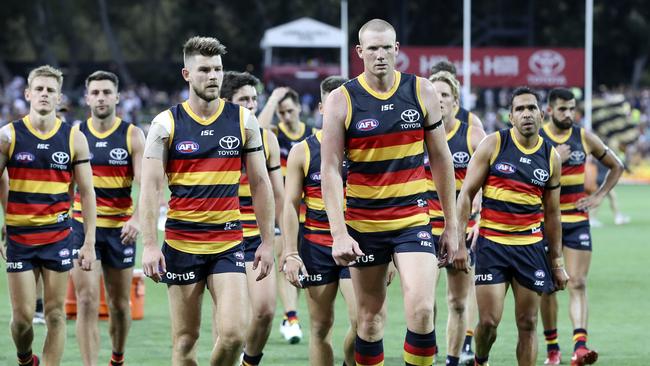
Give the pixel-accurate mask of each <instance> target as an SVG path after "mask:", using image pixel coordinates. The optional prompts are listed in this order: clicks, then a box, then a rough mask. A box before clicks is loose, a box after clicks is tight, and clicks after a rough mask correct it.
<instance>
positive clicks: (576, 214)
mask: <svg viewBox="0 0 650 366" xmlns="http://www.w3.org/2000/svg"><path fill="white" fill-rule="evenodd" d="M539 134H540V135H541V136H542V137H544V138H545V139H547V140H548V142H550V143H551V144H552V145H553V146H558V145H562V144H565V145H569V146H570V147H571V154H570V155H569V159H568V160H567V161H565V162H563V163H562V176H561V177H560V186H561V187H560V210H561V212H562V223H567V224H568V223H575V222H583V221H584V222H588V221H589V213H588V212H587V211H580V210H578V209H576V202H578V200H579V199H581V198H583V197H586V196H587V194H586V193H585V164H586V162H587V154H588V152H587V147H586V146H587V144H586V143H585V130H584V128H582V127H578V126H573V127H571V131H570V132H569V134H568V135H567V136H564V137H559V136H555V135H553V133H552V132H551V130H550V129H549V127H548V125H544V127H542V129H541V130H540V131H539Z"/></svg>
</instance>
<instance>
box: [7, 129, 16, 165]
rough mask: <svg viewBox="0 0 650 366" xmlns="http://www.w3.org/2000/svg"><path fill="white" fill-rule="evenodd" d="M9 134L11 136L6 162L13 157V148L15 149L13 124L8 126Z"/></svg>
mask: <svg viewBox="0 0 650 366" xmlns="http://www.w3.org/2000/svg"><path fill="white" fill-rule="evenodd" d="M9 134H10V135H11V142H10V143H9V156H8V157H7V160H9V159H11V157H12V156H14V148H15V147H16V130H15V129H14V124H13V123H10V124H9Z"/></svg>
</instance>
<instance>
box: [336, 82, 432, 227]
mask: <svg viewBox="0 0 650 366" xmlns="http://www.w3.org/2000/svg"><path fill="white" fill-rule="evenodd" d="M419 83H420V82H419V79H418V78H417V77H416V76H415V75H411V74H402V73H400V72H397V71H396V72H395V82H394V84H393V86H392V87H391V89H390V90H389V91H388V92H385V93H378V92H376V91H374V90H372V89H371V88H370V87H369V86H368V84H367V82H366V80H365V76H364V74H361V75H360V76H358V77H357V78H355V79H352V80H350V81H348V82H347V83H345V84H344V85H343V86H342V91H343V94H344V95H345V97H346V99H347V104H348V112H347V117H346V120H345V127H346V133H345V148H346V155H347V160H348V177H347V184H346V187H347V191H346V203H347V208H346V211H345V218H346V223H347V225H348V226H350V227H351V228H352V229H354V230H356V231H359V232H386V231H393V230H402V229H406V228H410V227H416V226H421V225H427V224H429V214H428V209H427V179H426V175H425V172H424V166H423V164H424V129H423V123H424V119H425V117H426V115H425V113H426V109H425V107H424V105H423V104H422V101H421V100H420V94H419V89H420V86H419Z"/></svg>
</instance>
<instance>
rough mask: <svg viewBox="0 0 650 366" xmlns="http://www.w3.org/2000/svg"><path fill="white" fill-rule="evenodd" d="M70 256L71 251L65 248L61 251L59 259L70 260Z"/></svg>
mask: <svg viewBox="0 0 650 366" xmlns="http://www.w3.org/2000/svg"><path fill="white" fill-rule="evenodd" d="M69 256H70V250H69V249H67V248H63V249H61V250H59V257H61V258H68V257H69Z"/></svg>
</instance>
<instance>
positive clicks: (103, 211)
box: [72, 201, 133, 216]
mask: <svg viewBox="0 0 650 366" xmlns="http://www.w3.org/2000/svg"><path fill="white" fill-rule="evenodd" d="M72 209H73V210H74V211H82V207H81V202H79V201H74V203H73V204H72ZM131 214H133V206H131V207H129V208H127V209H125V208H123V207H112V206H99V205H98V206H97V215H98V216H120V215H131Z"/></svg>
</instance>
